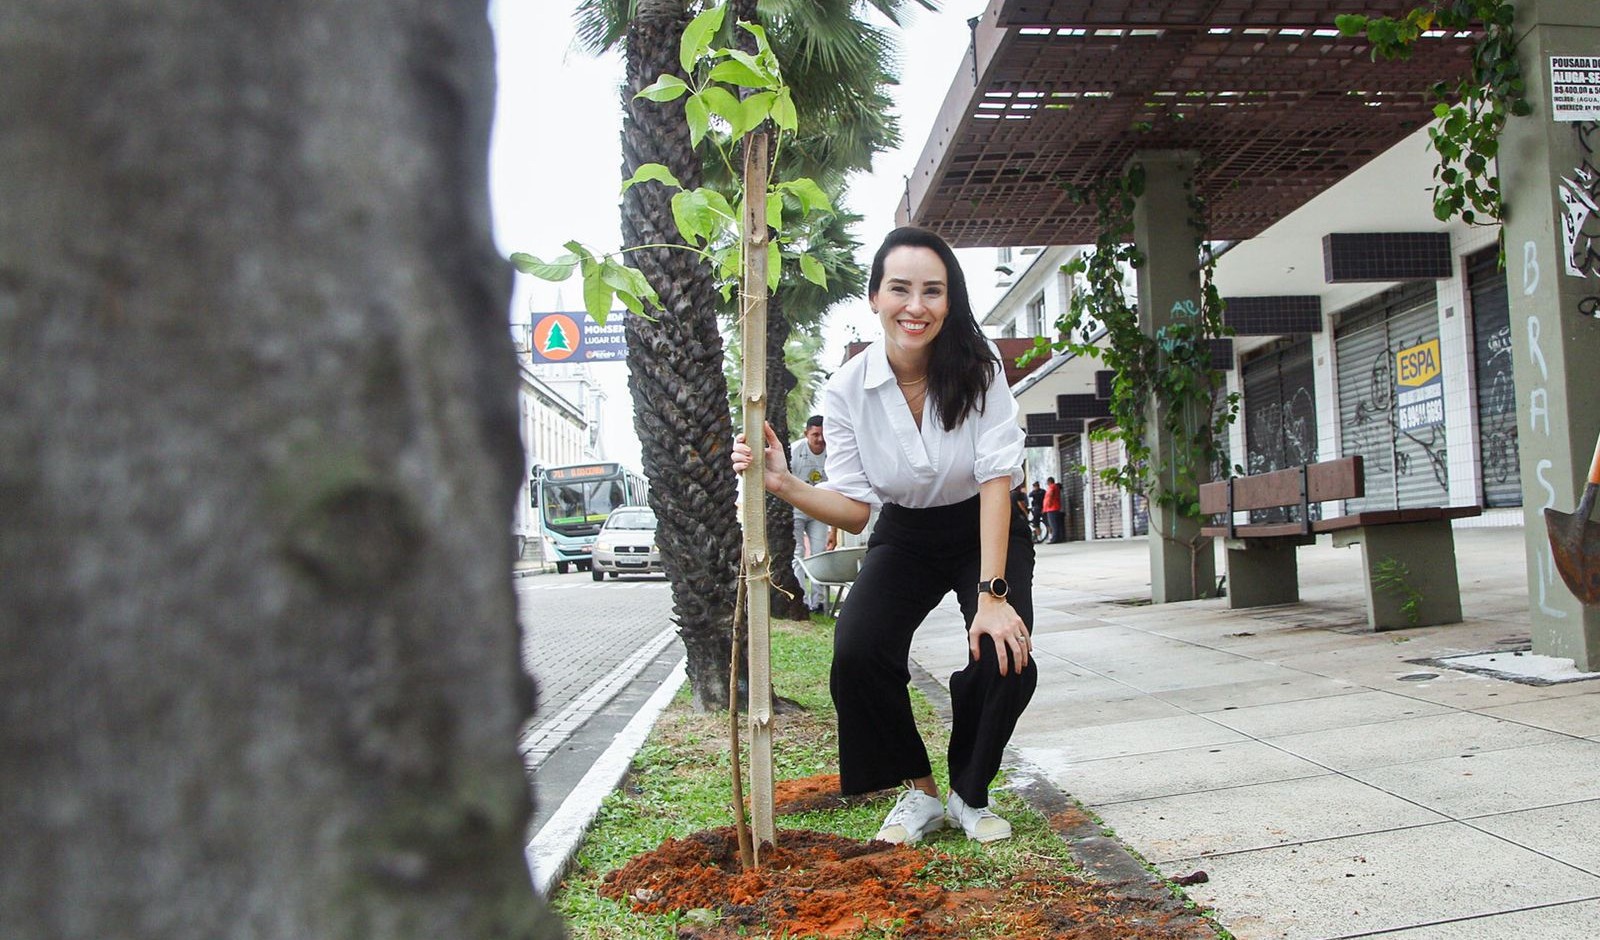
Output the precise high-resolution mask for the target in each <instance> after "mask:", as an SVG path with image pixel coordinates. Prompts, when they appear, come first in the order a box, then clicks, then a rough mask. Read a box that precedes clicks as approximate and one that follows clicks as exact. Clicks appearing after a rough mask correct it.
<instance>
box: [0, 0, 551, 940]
mask: <svg viewBox="0 0 1600 940" xmlns="http://www.w3.org/2000/svg"><path fill="white" fill-rule="evenodd" d="M0 60H3V61H5V62H6V79H5V81H4V82H0V206H4V210H3V211H0V571H4V581H3V584H4V587H3V588H0V751H3V753H4V754H5V759H4V760H0V793H3V794H4V796H3V798H0V936H4V937H6V938H8V940H36V938H37V940H44V938H49V940H75V938H85V940H89V938H93V940H103V938H107V937H119V938H131V940H144V938H151V940H154V938H160V940H183V938H196V940H200V938H205V940H213V938H223V937H249V938H252V940H270V938H283V940H303V938H346V937H349V938H354V937H363V938H365V937H384V938H408V937H416V938H429V940H434V938H441V937H451V938H479V937H482V938H488V937H495V938H508V937H519V938H548V937H557V936H560V934H561V930H560V927H559V924H557V923H556V922H555V921H554V919H553V918H552V917H551V915H549V914H548V912H547V911H546V910H545V909H544V908H543V906H542V904H540V903H539V902H538V901H537V899H536V898H534V897H533V896H532V889H531V887H530V880H529V875H528V872H527V869H526V863H525V861H524V858H523V855H522V846H523V843H524V841H525V831H524V829H525V824H526V817H527V814H528V810H529V806H528V802H529V801H528V792H527V787H526V782H525V778H524V773H523V768H522V766H521V762H520V761H519V759H518V756H517V753H516V749H515V746H516V739H517V731H518V726H519V724H520V723H522V722H523V721H524V720H525V719H526V718H527V715H528V712H529V708H530V704H531V701H530V691H531V689H530V686H529V683H528V681H527V679H526V677H525V676H524V675H523V674H522V672H521V669H520V666H519V657H518V654H517V646H518V637H517V634H518V630H517V624H516V620H515V608H514V604H513V595H512V591H511V586H510V579H509V577H508V573H509V571H510V565H511V557H510V550H511V544H510V537H509V535H508V527H509V521H510V511H511V506H512V500H513V499H514V498H515V494H516V492H517V485H518V477H519V476H520V473H521V469H522V462H521V457H520V454H519V452H518V447H519V445H518V439H517V428H516V425H515V415H516V411H515V408H516V404H515V384H514V382H515V371H514V362H513V354H512V351H511V346H510V342H509V333H508V330H507V327H506V317H505V311H506V308H507V296H508V291H509V286H510V281H509V274H508V270H507V268H506V267H505V266H504V265H503V264H502V263H501V262H500V261H499V260H498V259H497V258H496V255H495V252H494V248H493V245H492V244H491V242H490V238H489V209H488V192H487V181H486V151H487V143H488V135H489V121H490V116H491V113H492V97H493V81H494V77H493V65H494V63H493V47H492V44H491V37H490V33H489V28H488V24H487V21H486V17H485V8H484V4H483V3H482V2H481V0H470V2H469V0H443V2H426V3H424V2H421V0H395V2H382V3H380V2H375V0H359V2H347V3H341V4H334V5H328V4H320V3H312V2H308V0H283V2H278V3H271V4H261V3H242V2H236V0H235V2H221V3H177V2H174V0H52V2H49V3H31V4H9V5H7V6H6V7H5V9H4V11H3V12H0Z"/></svg>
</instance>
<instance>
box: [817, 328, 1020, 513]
mask: <svg viewBox="0 0 1600 940" xmlns="http://www.w3.org/2000/svg"><path fill="white" fill-rule="evenodd" d="M990 349H991V350H992V349H994V345H993V344H992V343H991V344H990ZM996 355H998V352H997V353H996ZM996 369H997V371H996V374H995V377H994V381H993V382H992V383H991V384H990V385H989V391H988V394H987V396H986V398H985V400H984V401H983V402H982V405H983V410H982V411H981V412H980V411H979V410H977V409H976V408H975V409H973V411H971V412H970V413H968V415H967V417H966V420H964V421H962V422H961V423H960V424H959V425H957V426H956V429H955V430H954V431H946V430H945V429H944V425H943V424H942V423H941V422H940V421H939V415H938V412H937V410H936V409H935V408H934V405H933V402H932V401H931V400H928V399H925V400H924V402H923V405H922V427H921V429H918V427H917V423H916V421H914V420H912V417H911V410H910V409H909V408H907V407H906V402H905V397H904V396H903V395H901V393H900V389H899V387H898V386H897V385H896V384H895V378H894V371H893V370H892V369H890V368H889V356H888V353H887V352H885V351H884V346H883V343H882V342H881V341H880V342H876V343H873V344H872V345H871V346H868V347H867V348H866V349H865V350H863V351H862V352H861V353H859V354H858V355H857V356H856V357H855V358H854V359H851V360H850V361H849V362H847V363H845V364H844V366H843V367H842V368H841V369H840V370H839V371H838V372H836V373H834V375H833V378H832V379H830V380H829V381H828V386H827V389H826V390H825V391H824V392H823V396H822V421H823V434H824V436H825V438H826V440H827V442H828V465H827V466H828V479H827V480H826V481H825V482H822V483H819V484H817V485H818V486H820V487H822V488H823V489H829V490H833V491H835V492H838V493H843V494H844V495H846V496H848V497H850V498H851V499H855V500H859V501H860V502H864V503H892V504H894V505H897V506H904V507H906V508H907V509H927V508H931V507H934V506H949V505H952V504H954V503H959V502H962V501H963V500H967V499H971V498H972V497H973V496H976V495H977V494H978V487H979V486H981V485H982V484H984V483H987V482H988V481H990V480H992V479H994V478H996V477H1009V478H1010V485H1011V486H1012V487H1015V486H1016V485H1017V484H1018V483H1020V482H1022V445H1023V439H1024V435H1023V431H1022V428H1021V427H1019V426H1018V424H1017V400H1016V398H1015V397H1013V396H1012V394H1011V388H1010V386H1008V385H1006V378H1005V368H1004V366H1003V365H1000V366H997V367H996ZM929 398H930V399H931V396H929Z"/></svg>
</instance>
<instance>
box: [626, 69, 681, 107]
mask: <svg viewBox="0 0 1600 940" xmlns="http://www.w3.org/2000/svg"><path fill="white" fill-rule="evenodd" d="M688 90H689V84H688V83H687V82H685V81H684V80H683V79H681V78H679V77H678V76H676V75H663V76H661V77H660V78H658V79H656V80H655V81H654V82H653V83H651V84H650V85H647V86H646V87H644V88H641V89H640V90H639V93H638V94H636V95H634V97H635V98H644V99H646V100H649V101H658V102H662V101H676V100H678V99H679V98H682V97H683V96H684V93H686V92H687V91H688Z"/></svg>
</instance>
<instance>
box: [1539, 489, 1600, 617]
mask: <svg viewBox="0 0 1600 940" xmlns="http://www.w3.org/2000/svg"><path fill="white" fill-rule="evenodd" d="M1544 527H1545V530H1546V531H1547V532H1549V534H1550V551H1551V552H1552V554H1554V556H1555V562H1556V571H1558V572H1560V573H1561V580H1563V581H1565V582H1566V583H1567V588H1568V589H1569V590H1571V591H1572V595H1573V596H1574V597H1576V598H1577V599H1578V600H1580V601H1582V602H1583V603H1584V604H1586V605H1588V606H1591V607H1593V606H1596V605H1600V524H1597V523H1593V522H1590V521H1588V520H1587V519H1580V518H1578V517H1577V516H1576V515H1575V514H1573V513H1566V512H1557V511H1556V510H1554V509H1546V510H1545V511H1544Z"/></svg>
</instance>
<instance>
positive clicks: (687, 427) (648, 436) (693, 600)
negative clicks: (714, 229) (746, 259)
mask: <svg viewBox="0 0 1600 940" xmlns="http://www.w3.org/2000/svg"><path fill="white" fill-rule="evenodd" d="M688 21H689V16H688V12H687V10H686V9H685V5H684V4H683V3H682V0H658V2H654V3H641V4H640V5H639V8H638V11H637V14H636V16H635V17H634V18H633V20H632V21H631V23H630V25H629V30H628V36H627V42H626V61H627V82H626V86H625V88H624V90H623V99H624V105H625V107H624V116H623V129H622V153H623V169H622V173H623V176H624V177H629V176H632V175H633V173H634V171H635V170H637V169H638V168H639V166H641V165H642V164H645V163H660V164H663V165H665V166H666V167H667V168H668V169H670V170H671V171H672V172H673V174H674V175H676V176H677V178H678V179H679V181H681V182H682V183H683V185H684V186H685V187H686V188H690V189H692V188H694V187H696V186H698V185H700V180H701V162H700V156H699V154H697V153H696V152H695V149H694V147H692V146H691V145H690V142H689V128H688V125H687V124H686V123H685V121H684V118H683V108H682V105H681V103H678V102H671V103H667V104H657V103H655V102H651V101H646V100H644V99H642V98H640V99H636V98H634V97H633V96H634V94H635V93H636V92H638V91H639V90H640V89H642V88H644V87H645V86H647V85H649V84H650V83H652V82H654V81H655V80H656V79H657V78H658V77H659V76H661V75H662V74H663V73H671V74H675V75H682V70H681V69H680V68H679V66H678V39H679V37H680V36H681V35H682V34H683V29H684V26H685V25H686V24H687V23H688ZM622 237H623V243H624V245H625V246H627V247H637V246H641V245H659V244H682V239H680V238H679V237H678V230H677V226H676V225H675V224H674V223H673V218H672V208H671V205H670V202H669V195H668V193H667V191H666V189H665V188H664V187H661V186H655V185H645V186H634V187H632V188H630V189H629V190H628V192H627V193H626V194H624V196H623V200H622ZM629 259H630V261H632V262H633V263H634V264H635V265H636V266H637V267H638V268H639V270H640V271H642V272H643V273H644V275H645V277H647V278H648V279H649V281H650V283H651V284H652V285H654V286H655V288H656V291H657V293H658V294H659V295H660V297H661V307H662V309H661V310H660V311H659V312H658V316H657V319H655V320H647V319H645V318H643V317H628V318H627V321H626V322H627V329H626V338H627V343H628V360H629V377H628V390H629V391H630V392H631V394H632V396H633V404H634V429H635V430H636V432H637V433H638V436H639V442H640V445H641V451H642V457H643V462H644V471H645V475H646V476H647V477H649V479H650V505H651V506H652V507H654V509H655V511H656V514H657V516H658V517H659V518H660V520H661V525H660V528H659V529H658V532H659V539H660V542H659V544H660V547H661V562H662V566H663V567H664V568H665V569H666V572H667V577H668V578H669V579H670V580H671V582H672V596H673V614H674V617H675V619H676V621H677V624H678V635H679V636H680V637H682V639H683V644H684V647H685V648H686V649H687V651H688V666H687V670H688V676H689V685H690V688H691V690H692V692H693V695H694V700H695V705H696V707H698V708H700V709H702V710H710V709H719V708H723V707H725V706H726V705H727V703H728V673H727V670H726V666H727V663H728V657H729V653H730V649H731V645H732V635H733V634H732V620H731V617H732V610H733V602H734V594H735V590H734V589H735V578H736V577H737V572H738V563H739V549H740V536H739V527H738V524H737V520H736V517H735V514H734V505H735V501H736V481H735V478H734V475H733V470H732V468H731V467H730V466H729V463H728V448H729V446H730V444H731V442H732V440H733V421H732V418H731V417H730V416H729V414H728V406H727V402H728V386H727V380H726V379H725V378H724V377H723V374H722V355H723V350H722V336H721V333H720V332H719V331H718V329H717V314H716V311H717V300H718V298H717V295H716V288H715V285H714V284H713V282H712V279H711V272H710V269H709V267H708V266H707V265H706V264H705V263H704V262H703V261H701V260H700V259H699V258H698V257H696V256H694V255H692V254H690V253H689V252H687V251H682V250H676V249H667V248H652V249H648V250H644V251H638V252H633V253H631V254H630V255H629Z"/></svg>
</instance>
